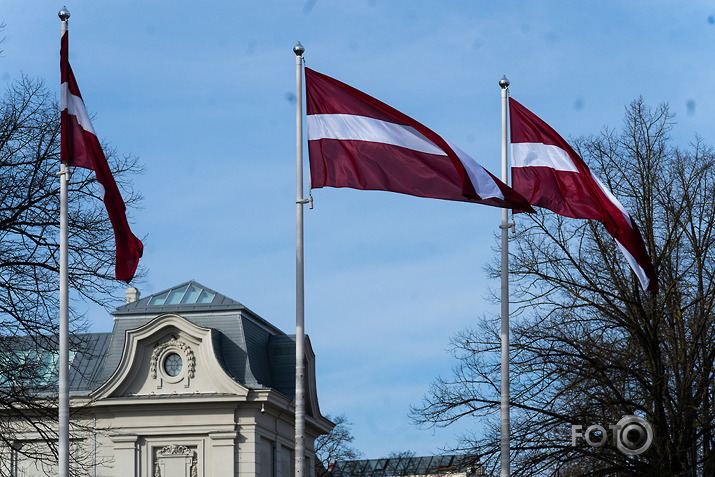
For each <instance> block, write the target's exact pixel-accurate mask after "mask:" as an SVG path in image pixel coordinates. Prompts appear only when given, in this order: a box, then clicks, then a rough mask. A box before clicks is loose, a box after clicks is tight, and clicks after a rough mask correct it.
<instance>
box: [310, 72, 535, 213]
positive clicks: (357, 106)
mask: <svg viewBox="0 0 715 477" xmlns="http://www.w3.org/2000/svg"><path fill="white" fill-rule="evenodd" d="M305 88H306V97H307V113H308V117H307V119H308V152H309V156H310V178H311V185H312V187H314V188H320V187H348V188H352V189H362V190H384V191H391V192H398V193H401V194H408V195H413V196H417V197H430V198H435V199H446V200H456V201H464V202H476V203H480V204H486V205H492V206H495V207H507V208H516V209H520V210H526V211H533V209H532V208H531V206H530V205H529V204H528V202H527V201H526V199H524V198H523V197H522V196H520V195H519V194H517V193H516V192H514V190H513V189H511V188H510V187H508V186H507V185H506V184H504V183H503V182H501V181H500V180H499V179H497V178H496V177H494V176H493V175H492V174H490V173H489V172H488V171H486V170H485V169H484V168H483V167H482V166H481V165H479V164H478V163H477V162H476V161H475V160H474V159H472V158H471V157H469V156H468V155H467V154H465V153H464V152H463V151H461V150H460V149H459V148H457V147H455V146H454V145H451V144H449V143H448V142H447V141H445V140H444V139H442V137H440V136H439V135H437V134H436V133H435V132H433V131H432V130H431V129H429V128H427V127H426V126H424V125H422V124H420V123H419V122H417V121H415V120H414V119H412V118H410V117H408V116H406V115H404V114H402V113H401V112H399V111H397V110H396V109H394V108H392V107H390V106H388V105H386V104H385V103H383V102H381V101H378V100H377V99H375V98H373V97H371V96H368V95H367V94H365V93H363V92H361V91H358V90H356V89H355V88H352V87H351V86H348V85H346V84H344V83H341V82H340V81H337V80H335V79H333V78H330V77H329V76H325V75H323V74H320V73H317V72H315V71H313V70H311V69H309V68H305Z"/></svg>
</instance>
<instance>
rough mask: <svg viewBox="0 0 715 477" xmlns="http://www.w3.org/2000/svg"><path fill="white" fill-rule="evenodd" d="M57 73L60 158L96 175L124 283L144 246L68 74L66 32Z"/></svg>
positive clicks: (77, 91)
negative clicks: (135, 234) (59, 99)
mask: <svg viewBox="0 0 715 477" xmlns="http://www.w3.org/2000/svg"><path fill="white" fill-rule="evenodd" d="M60 72H61V75H62V94H61V113H60V119H61V121H62V132H61V138H62V139H61V141H62V146H61V153H60V159H61V160H62V162H65V163H67V164H68V165H70V166H76V167H83V168H85V169H91V170H93V171H94V173H95V174H96V176H97V182H98V183H99V185H100V187H101V190H102V196H103V199H104V205H105V207H106V208H107V214H108V215H109V220H110V221H111V223H112V228H113V229H114V243H115V246H116V264H115V276H116V278H117V279H118V280H124V281H125V282H127V283H128V282H129V281H130V280H131V279H132V278H133V277H134V273H135V272H136V269H137V265H138V264H139V258H140V257H141V256H142V252H143V250H144V246H143V244H142V243H141V241H140V240H139V239H138V238H136V237H135V236H134V234H132V231H131V230H130V229H129V224H128V222H127V217H126V206H125V205H124V201H123V200H122V196H121V194H120V193H119V188H118V187H117V184H116V182H115V181H114V177H112V172H111V170H110V169H109V165H108V164H107V159H106V157H105V156H104V152H103V151H102V147H101V146H100V144H99V140H98V139H97V135H96V134H95V133H94V128H92V123H91V122H90V120H89V115H88V114H87V109H86V108H85V106H84V101H83V100H82V95H81V94H80V92H79V87H78V86H77V81H75V78H74V74H73V73H72V68H71V67H70V63H69V51H68V32H65V33H64V34H63V35H62V47H61V50H60Z"/></svg>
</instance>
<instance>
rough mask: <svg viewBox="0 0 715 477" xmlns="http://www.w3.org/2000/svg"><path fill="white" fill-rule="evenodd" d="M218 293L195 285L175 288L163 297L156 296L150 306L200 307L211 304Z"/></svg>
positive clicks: (150, 301) (163, 294) (162, 295)
mask: <svg viewBox="0 0 715 477" xmlns="http://www.w3.org/2000/svg"><path fill="white" fill-rule="evenodd" d="M215 296H216V293H214V292H211V291H208V290H206V289H204V288H201V287H197V286H196V285H194V284H193V283H189V284H188V285H184V286H181V287H178V288H173V289H171V290H169V291H167V292H164V293H162V294H161V295H155V296H153V297H152V299H151V300H149V306H162V305H200V304H202V303H211V302H212V301H213V299H214V297H215Z"/></svg>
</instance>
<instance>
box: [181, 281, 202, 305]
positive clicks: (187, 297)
mask: <svg viewBox="0 0 715 477" xmlns="http://www.w3.org/2000/svg"><path fill="white" fill-rule="evenodd" d="M202 291H203V290H202V289H201V288H199V287H197V286H196V285H189V289H188V290H186V293H185V294H184V298H182V299H181V303H196V300H197V299H198V298H199V295H200V294H201V292H202Z"/></svg>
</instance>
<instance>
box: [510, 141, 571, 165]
mask: <svg viewBox="0 0 715 477" xmlns="http://www.w3.org/2000/svg"><path fill="white" fill-rule="evenodd" d="M511 167H550V168H551V169H556V170H557V171H571V172H578V169H576V165H575V164H574V163H573V161H572V160H571V158H570V157H569V155H568V153H567V152H566V151H564V150H563V149H561V148H560V147H558V146H550V145H547V144H542V143H540V142H513V143H512V144H511Z"/></svg>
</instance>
